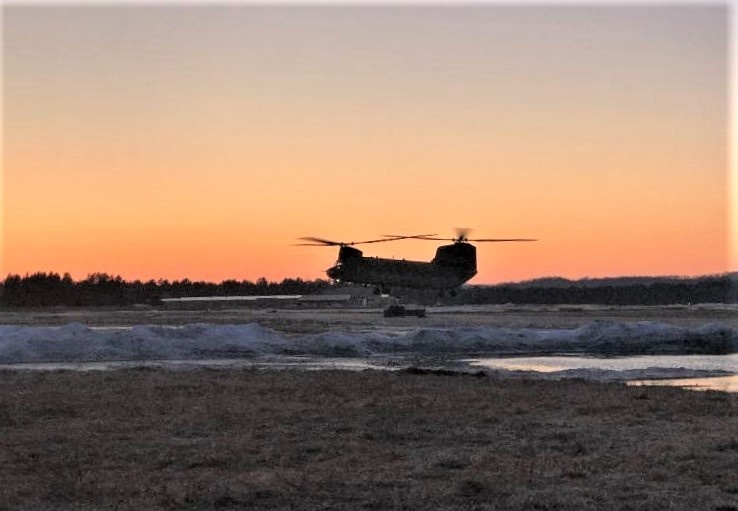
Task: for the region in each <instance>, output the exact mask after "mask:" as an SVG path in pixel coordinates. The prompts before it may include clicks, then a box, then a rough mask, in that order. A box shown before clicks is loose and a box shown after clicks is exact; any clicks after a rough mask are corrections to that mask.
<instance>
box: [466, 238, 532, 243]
mask: <svg viewBox="0 0 738 511" xmlns="http://www.w3.org/2000/svg"><path fill="white" fill-rule="evenodd" d="M467 241H474V242H478V241H481V242H488V243H497V242H501V241H538V240H534V239H528V238H508V239H498V238H483V239H476V240H467Z"/></svg>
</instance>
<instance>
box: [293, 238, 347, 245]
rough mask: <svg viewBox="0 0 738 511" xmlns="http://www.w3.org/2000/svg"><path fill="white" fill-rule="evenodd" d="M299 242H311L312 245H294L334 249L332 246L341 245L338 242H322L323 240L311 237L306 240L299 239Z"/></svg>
mask: <svg viewBox="0 0 738 511" xmlns="http://www.w3.org/2000/svg"><path fill="white" fill-rule="evenodd" d="M299 239H301V240H305V241H312V242H313V243H296V245H308V246H324V247H334V246H340V245H343V243H341V242H340V241H331V240H324V239H323V238H313V237H311V236H309V237H306V238H299Z"/></svg>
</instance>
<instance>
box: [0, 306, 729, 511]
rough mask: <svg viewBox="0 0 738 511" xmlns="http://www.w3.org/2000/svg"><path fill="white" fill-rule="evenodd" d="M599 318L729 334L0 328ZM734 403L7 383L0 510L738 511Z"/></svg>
mask: <svg viewBox="0 0 738 511" xmlns="http://www.w3.org/2000/svg"><path fill="white" fill-rule="evenodd" d="M483 309H484V308H483ZM475 311H476V312H475ZM595 320H615V321H643V320H649V321H662V322H666V323H672V324H680V325H698V324H704V323H707V322H711V321H720V322H722V323H724V324H727V325H729V326H731V327H732V328H736V327H737V326H736V319H735V314H734V310H731V309H730V308H726V307H720V306H716V307H707V306H706V307H691V308H687V307H684V308H669V307H664V308H609V307H602V308H589V307H564V306H559V307H554V306H551V307H532V306H531V307H513V306H507V307H506V306H501V307H497V308H487V309H484V310H477V309H468V308H467V309H462V310H456V311H451V310H447V311H444V310H438V311H433V310H429V317H427V318H425V319H419V318H399V319H385V318H383V317H382V316H381V311H364V310H338V311H337V310H326V311H286V310H273V309H263V310H257V309H239V308H229V309H219V310H211V311H202V310H200V311H182V310H166V309H150V308H131V309H124V310H120V309H88V310H77V309H54V310H42V311H3V312H2V313H0V324H26V325H29V324H30V325H50V324H66V323H69V322H80V323H83V324H86V325H90V326H123V325H133V324H186V323H195V322H201V323H215V324H217V323H248V322H252V321H258V322H260V323H262V324H264V325H265V326H270V327H272V328H276V329H278V330H280V331H284V332H294V333H299V332H314V331H322V330H326V329H336V328H337V329H341V330H353V329H357V330H361V329H366V328H393V327H397V328H413V327H417V326H454V325H458V326H461V325H481V324H485V325H489V326H508V327H513V326H516V327H535V328H564V327H566V328H572V327H576V326H579V325H581V324H584V323H588V322H591V321H595ZM737 405H738V394H728V393H721V392H711V391H708V392H692V391H688V390H683V389H678V388H668V387H626V386H624V385H621V384H614V383H595V382H585V381H581V380H569V381H543V380H506V379H497V378H496V377H495V376H494V375H488V376H484V377H481V376H471V375H448V374H439V373H433V372H430V373H423V372H417V371H416V372H412V371H405V372H402V371H400V372H381V371H367V372H347V371H317V372H316V371H271V370H252V369H249V370H223V371H219V370H191V371H165V370H157V369H130V370H120V371H108V372H73V371H57V372H30V371H21V372H17V371H0V509H19V510H31V509H33V510H52V509H53V510H59V509H64V510H66V509H70V510H71V509H74V510H88V509H89V510H93V509H95V510H96V509H167V510H169V509H172V510H175V509H188V510H205V509H308V510H317V509H440V510H451V509H454V510H455V509H459V510H460V509H480V510H481V509H511V510H523V509H526V510H527V509H538V510H544V509H549V510H553V509H561V510H565V509H587V510H589V509H592V510H594V509H597V510H605V511H607V510H626V509H627V510H654V509H664V510H666V509H677V510H680V509H684V510H687V509H689V510H692V509H710V510H715V511H730V510H738V406H737Z"/></svg>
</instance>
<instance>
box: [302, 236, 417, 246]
mask: <svg viewBox="0 0 738 511" xmlns="http://www.w3.org/2000/svg"><path fill="white" fill-rule="evenodd" d="M409 237H410V236H392V237H389V238H382V239H378V240H366V241H348V242H344V241H333V240H326V239H323V238H315V237H312V236H307V237H304V238H299V239H301V240H305V241H312V243H295V246H313V247H343V246H350V245H363V244H366V243H382V242H385V241H395V240H399V239H404V238H409Z"/></svg>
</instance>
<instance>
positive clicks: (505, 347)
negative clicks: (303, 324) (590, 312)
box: [0, 322, 738, 364]
mask: <svg viewBox="0 0 738 511" xmlns="http://www.w3.org/2000/svg"><path fill="white" fill-rule="evenodd" d="M732 352H738V332H736V331H733V330H732V329H731V328H729V327H727V326H723V325H720V324H715V323H713V324H707V325H704V326H701V327H698V328H683V327H677V326H673V325H667V324H663V323H654V322H638V323H620V322H595V323H588V324H586V325H583V326H581V327H579V328H576V329H529V328H522V329H513V328H491V327H462V328H423V329H419V330H416V331H414V332H410V333H404V334H398V333H387V332H368V333H348V332H340V331H331V332H324V333H320V334H312V335H305V336H302V337H298V338H287V337H285V336H283V335H282V334H280V333H279V332H276V331H274V330H270V329H268V328H264V327H262V326H260V325H258V324H257V323H250V324H247V325H225V326H218V325H206V324H192V325H185V326H181V327H170V326H145V325H139V326H135V327H133V328H130V329H112V328H111V329H91V328H88V327H86V326H84V325H81V324H79V323H71V324H68V325H65V326H62V327H20V326H0V363H1V364H15V363H32V362H51V361H54V362H72V361H113V360H150V359H170V360H171V359H199V358H229V357H232V358H239V357H253V356H258V355H268V354H277V355H281V354H296V355H319V356H333V357H335V356H352V357H355V356H368V355H373V354H387V353H418V354H455V355H462V354H494V353H496V354H503V353H504V354H523V353H525V354H532V353H596V354H611V355H633V354H687V353H690V354H691V353H702V354H722V353H732Z"/></svg>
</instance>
